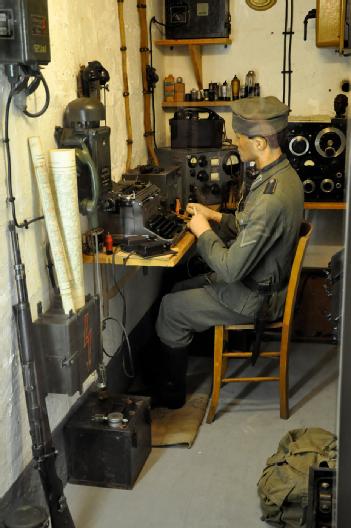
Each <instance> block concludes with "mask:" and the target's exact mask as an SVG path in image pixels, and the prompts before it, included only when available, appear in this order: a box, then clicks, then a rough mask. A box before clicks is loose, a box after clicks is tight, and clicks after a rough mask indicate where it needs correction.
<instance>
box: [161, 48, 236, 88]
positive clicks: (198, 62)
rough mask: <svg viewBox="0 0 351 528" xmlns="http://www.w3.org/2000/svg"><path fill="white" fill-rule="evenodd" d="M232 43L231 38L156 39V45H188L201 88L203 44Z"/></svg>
mask: <svg viewBox="0 0 351 528" xmlns="http://www.w3.org/2000/svg"><path fill="white" fill-rule="evenodd" d="M231 43H232V40H231V39H230V38H207V39H174V40H173V39H163V40H155V45H156V46H163V47H168V48H174V47H175V46H188V50H189V54H190V57H191V61H192V63H193V68H194V73H195V78H196V82H197V85H198V88H199V90H202V88H203V80H202V46H204V45H206V46H207V45H220V46H225V47H227V46H229V44H231Z"/></svg>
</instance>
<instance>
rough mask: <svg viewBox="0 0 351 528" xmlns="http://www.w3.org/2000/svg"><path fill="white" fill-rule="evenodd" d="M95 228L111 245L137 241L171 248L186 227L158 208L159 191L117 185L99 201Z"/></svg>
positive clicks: (150, 187) (142, 185) (140, 185)
mask: <svg viewBox="0 0 351 528" xmlns="http://www.w3.org/2000/svg"><path fill="white" fill-rule="evenodd" d="M99 224H100V226H101V227H102V228H103V229H104V230H105V231H109V232H110V233H111V234H112V237H113V239H114V240H115V241H118V240H121V239H123V238H124V239H126V238H130V239H131V238H132V237H138V239H139V240H142V238H144V239H145V240H146V239H151V240H154V241H155V240H156V241H160V242H163V243H167V244H169V246H170V245H173V244H175V243H176V242H177V240H178V239H179V238H180V237H181V236H182V234H183V233H184V231H185V229H186V223H185V222H184V221H183V220H181V219H180V218H178V217H177V215H176V214H175V213H173V212H170V211H167V210H165V209H164V208H163V207H162V206H161V195H160V189H159V188H158V187H157V186H156V185H154V184H152V183H150V182H141V181H133V182H130V181H128V182H119V183H114V184H113V189H112V190H111V191H109V192H107V193H105V194H104V195H103V197H102V200H101V204H100V208H99Z"/></svg>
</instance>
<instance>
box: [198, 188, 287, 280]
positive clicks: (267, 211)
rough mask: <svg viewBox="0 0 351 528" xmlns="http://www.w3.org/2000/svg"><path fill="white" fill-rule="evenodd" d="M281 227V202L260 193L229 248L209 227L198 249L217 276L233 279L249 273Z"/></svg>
mask: <svg viewBox="0 0 351 528" xmlns="http://www.w3.org/2000/svg"><path fill="white" fill-rule="evenodd" d="M284 229H285V225H284V216H283V215H282V210H281V205H280V204H279V202H278V201H277V200H274V197H273V196H272V195H266V196H262V197H261V200H260V203H259V204H257V206H256V207H254V208H252V209H251V210H250V212H249V213H247V214H244V213H243V214H242V215H241V218H240V232H239V233H238V236H237V238H236V239H235V241H234V242H233V244H232V245H231V246H230V247H229V248H227V247H226V246H225V244H224V243H223V242H222V240H221V239H220V238H219V237H218V236H217V235H216V233H214V232H213V231H210V230H208V231H205V232H204V233H203V234H202V235H201V236H200V237H199V239H198V251H199V253H200V255H201V256H202V258H203V259H204V260H205V261H206V263H207V264H208V265H209V266H210V268H211V269H212V270H213V271H215V272H216V273H217V276H218V278H219V279H221V280H223V281H224V282H226V283H231V282H235V281H238V280H241V279H243V278H244V277H246V276H248V275H250V273H251V272H252V271H253V270H254V269H255V267H256V266H257V265H258V264H259V262H260V260H261V259H262V257H263V256H264V255H265V254H266V253H267V251H269V250H270V248H271V247H273V245H274V244H275V242H276V241H277V240H278V239H279V238H280V236H281V235H282V233H283V232H284Z"/></svg>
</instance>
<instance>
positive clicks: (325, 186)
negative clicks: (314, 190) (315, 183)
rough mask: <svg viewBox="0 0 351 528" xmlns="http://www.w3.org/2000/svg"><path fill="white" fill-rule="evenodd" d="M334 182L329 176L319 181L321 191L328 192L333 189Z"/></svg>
mask: <svg viewBox="0 0 351 528" xmlns="http://www.w3.org/2000/svg"><path fill="white" fill-rule="evenodd" d="M334 187H335V185H334V182H333V180H331V179H330V178H325V179H324V180H323V181H322V183H321V191H322V192H325V193H330V192H332V191H333V190H334Z"/></svg>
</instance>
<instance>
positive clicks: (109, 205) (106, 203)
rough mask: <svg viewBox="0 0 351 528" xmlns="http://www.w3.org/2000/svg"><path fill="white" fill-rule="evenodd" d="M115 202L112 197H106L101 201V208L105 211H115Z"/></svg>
mask: <svg viewBox="0 0 351 528" xmlns="http://www.w3.org/2000/svg"><path fill="white" fill-rule="evenodd" d="M115 209H116V203H115V201H114V200H113V199H112V198H107V199H105V200H103V202H102V210H103V211H106V212H110V211H115Z"/></svg>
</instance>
